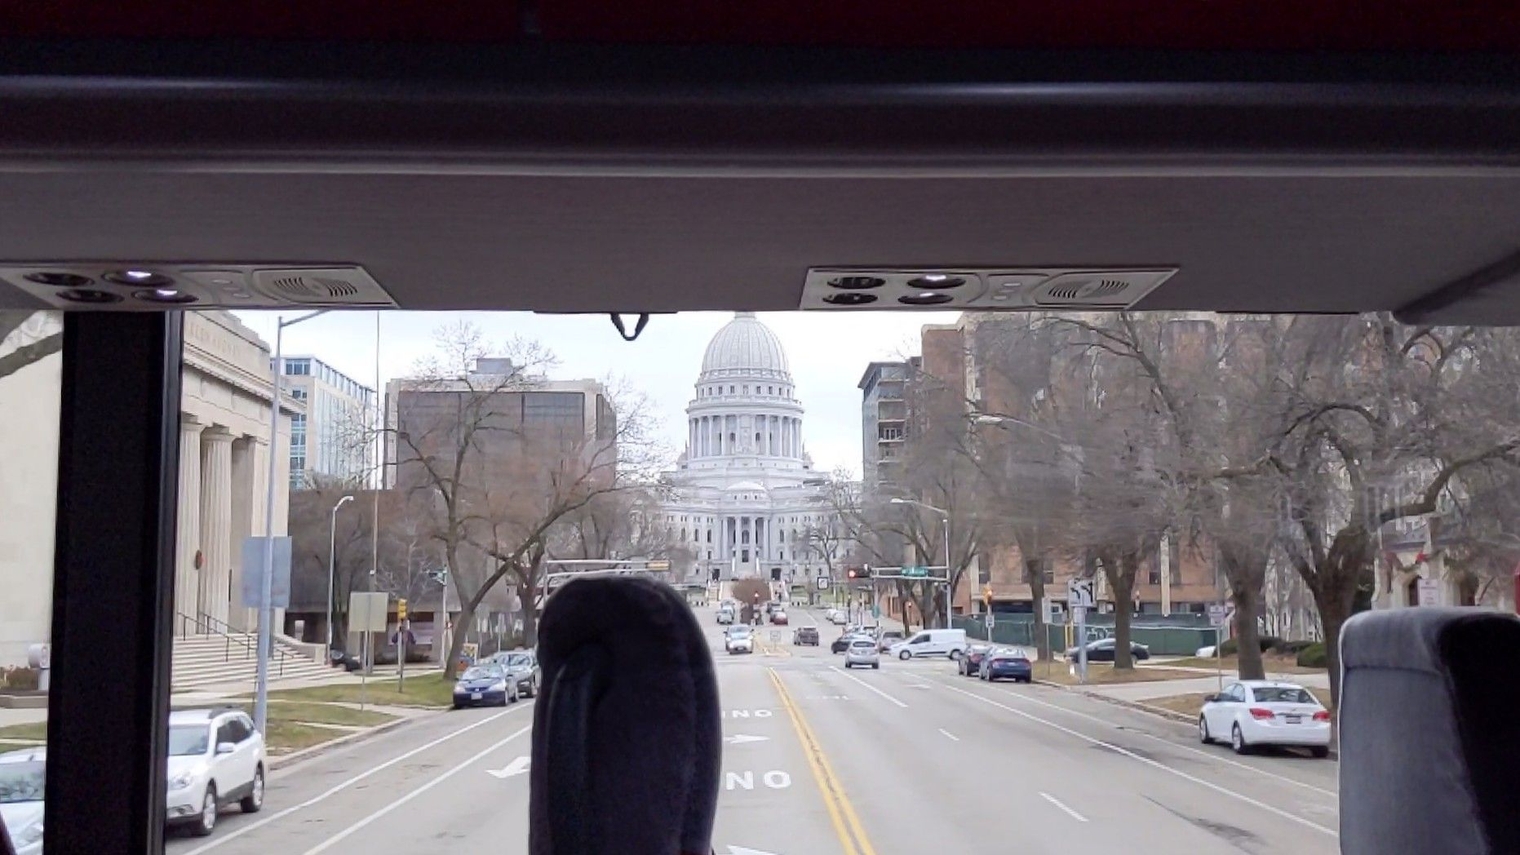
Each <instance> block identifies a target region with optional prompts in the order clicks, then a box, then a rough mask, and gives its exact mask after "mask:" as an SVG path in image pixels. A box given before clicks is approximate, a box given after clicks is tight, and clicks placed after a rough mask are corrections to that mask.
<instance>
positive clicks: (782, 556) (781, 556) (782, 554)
mask: <svg viewBox="0 0 1520 855" xmlns="http://www.w3.org/2000/svg"><path fill="white" fill-rule="evenodd" d="M776 560H777V561H785V560H786V550H785V549H778V550H777V551H776ZM259 596H260V597H261V598H262V597H263V596H264V595H263V594H260V595H259ZM260 602H263V600H262V599H260Z"/></svg>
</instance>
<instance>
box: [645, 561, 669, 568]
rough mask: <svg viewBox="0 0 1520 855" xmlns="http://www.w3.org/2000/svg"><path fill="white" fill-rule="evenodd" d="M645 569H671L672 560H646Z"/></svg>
mask: <svg viewBox="0 0 1520 855" xmlns="http://www.w3.org/2000/svg"><path fill="white" fill-rule="evenodd" d="M644 569H645V570H669V569H670V562H669V561H665V560H660V561H646V562H644Z"/></svg>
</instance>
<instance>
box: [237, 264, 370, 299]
mask: <svg viewBox="0 0 1520 855" xmlns="http://www.w3.org/2000/svg"><path fill="white" fill-rule="evenodd" d="M253 287H254V289H255V290H257V291H260V292H262V293H264V294H267V295H269V296H271V297H275V298H278V299H280V300H282V301H284V302H288V303H298V304H301V305H308V306H374V305H377V303H378V304H379V305H390V304H391V302H390V298H389V297H388V296H386V295H385V292H384V291H381V290H380V286H379V285H377V284H376V283H375V280H373V279H371V278H369V276H368V275H367V274H366V273H365V272H364V271H363V270H360V269H359V268H357V267H350V268H346V269H344V268H328V269H314V270H292V269H286V270H255V271H254V272H253Z"/></svg>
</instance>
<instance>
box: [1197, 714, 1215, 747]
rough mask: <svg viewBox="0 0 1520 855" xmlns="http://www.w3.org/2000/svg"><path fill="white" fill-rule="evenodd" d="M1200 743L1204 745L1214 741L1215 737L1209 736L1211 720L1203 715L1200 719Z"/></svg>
mask: <svg viewBox="0 0 1520 855" xmlns="http://www.w3.org/2000/svg"><path fill="white" fill-rule="evenodd" d="M1198 741H1199V742H1202V743H1203V744H1204V745H1208V744H1209V743H1210V742H1213V741H1214V737H1212V736H1209V720H1208V719H1206V718H1204V717H1203V716H1201V715H1200V716H1199V717H1198Z"/></svg>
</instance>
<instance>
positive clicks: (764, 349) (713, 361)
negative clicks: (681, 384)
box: [701, 312, 792, 383]
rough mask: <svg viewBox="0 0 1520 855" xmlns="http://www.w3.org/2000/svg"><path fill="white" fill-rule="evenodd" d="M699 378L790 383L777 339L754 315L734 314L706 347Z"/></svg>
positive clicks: (783, 355)
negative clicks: (749, 378)
mask: <svg viewBox="0 0 1520 855" xmlns="http://www.w3.org/2000/svg"><path fill="white" fill-rule="evenodd" d="M701 376H702V379H704V380H705V379H710V378H716V377H739V376H744V377H759V378H762V379H767V380H784V381H786V382H788V383H789V382H791V379H792V374H791V370H790V368H788V366H787V364H786V351H785V350H783V349H782V348H781V339H779V338H777V337H776V334H775V333H773V332H771V329H770V327H767V326H766V325H765V324H762V323H760V321H759V319H757V318H756V317H755V313H754V312H735V313H734V319H733V320H731V321H729V322H728V323H727V324H725V325H724V326H723V328H722V329H720V330H718V333H717V335H714V336H713V337H712V341H710V342H708V343H707V353H705V354H704V355H703V356H702V375H701Z"/></svg>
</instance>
